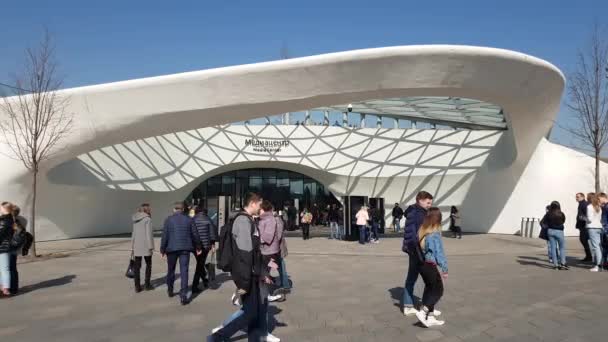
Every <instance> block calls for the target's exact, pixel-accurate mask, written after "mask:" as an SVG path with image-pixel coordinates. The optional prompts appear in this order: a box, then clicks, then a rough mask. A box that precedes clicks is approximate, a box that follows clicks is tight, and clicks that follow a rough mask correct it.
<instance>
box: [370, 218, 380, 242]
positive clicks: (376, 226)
mask: <svg viewBox="0 0 608 342" xmlns="http://www.w3.org/2000/svg"><path fill="white" fill-rule="evenodd" d="M379 229H380V223H378V222H372V236H373V237H374V239H375V240H380V236H379V235H378V230H379Z"/></svg>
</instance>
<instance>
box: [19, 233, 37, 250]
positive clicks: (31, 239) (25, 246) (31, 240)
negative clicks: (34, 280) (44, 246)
mask: <svg viewBox="0 0 608 342" xmlns="http://www.w3.org/2000/svg"><path fill="white" fill-rule="evenodd" d="M33 243H34V236H33V235H32V233H30V232H25V242H24V243H23V247H21V255H22V256H26V255H28V254H29V253H30V248H32V244H33Z"/></svg>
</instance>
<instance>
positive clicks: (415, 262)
mask: <svg viewBox="0 0 608 342" xmlns="http://www.w3.org/2000/svg"><path fill="white" fill-rule="evenodd" d="M432 205H433V195H431V194H430V193H428V192H426V191H420V192H419V193H418V194H417V195H416V203H415V204H413V205H410V206H409V207H408V208H407V209H406V210H405V213H404V215H405V227H404V232H403V244H402V246H401V250H402V251H403V252H405V253H406V254H407V255H408V260H409V266H408V268H407V275H406V277H405V285H404V290H403V300H402V305H403V314H404V315H406V316H410V315H415V314H416V313H418V310H416V308H415V307H414V286H415V285H416V281H417V280H418V275H419V274H420V259H419V257H418V255H416V251H417V248H418V247H417V245H418V243H419V241H418V230H419V229H420V226H421V225H422V222H423V221H424V218H425V217H426V214H427V210H429V209H430V208H431V206H432Z"/></svg>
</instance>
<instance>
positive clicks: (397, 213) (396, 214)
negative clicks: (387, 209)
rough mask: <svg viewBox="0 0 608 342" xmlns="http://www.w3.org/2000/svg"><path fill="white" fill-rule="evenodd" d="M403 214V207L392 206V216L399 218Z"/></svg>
mask: <svg viewBox="0 0 608 342" xmlns="http://www.w3.org/2000/svg"><path fill="white" fill-rule="evenodd" d="M402 216H403V209H401V207H399V206H397V207H394V208H393V217H396V218H399V219H400V218H401V217H402Z"/></svg>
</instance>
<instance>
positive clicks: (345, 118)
mask: <svg viewBox="0 0 608 342" xmlns="http://www.w3.org/2000/svg"><path fill="white" fill-rule="evenodd" d="M342 127H348V112H344V113H342Z"/></svg>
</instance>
